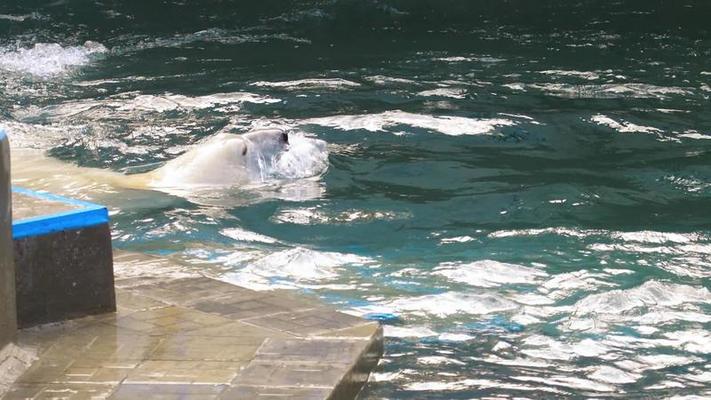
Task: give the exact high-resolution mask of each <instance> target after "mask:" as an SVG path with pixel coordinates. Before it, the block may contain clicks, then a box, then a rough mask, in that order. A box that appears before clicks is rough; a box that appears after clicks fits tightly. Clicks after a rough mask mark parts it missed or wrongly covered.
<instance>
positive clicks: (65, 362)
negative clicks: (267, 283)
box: [0, 253, 382, 400]
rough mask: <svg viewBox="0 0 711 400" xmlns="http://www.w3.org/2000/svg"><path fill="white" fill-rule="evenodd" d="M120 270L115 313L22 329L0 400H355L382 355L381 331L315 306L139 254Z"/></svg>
mask: <svg viewBox="0 0 711 400" xmlns="http://www.w3.org/2000/svg"><path fill="white" fill-rule="evenodd" d="M115 268H116V294H117V303H118V312H117V313H115V314H113V313H112V314H105V315H97V316H91V317H85V318H81V319H78V320H73V321H68V322H65V323H60V324H52V325H44V326H41V327H36V328H30V329H26V330H23V331H20V333H19V337H18V343H17V344H18V346H17V347H18V349H20V350H21V352H22V354H24V357H25V362H26V363H27V364H28V365H29V368H28V369H27V370H26V371H25V372H24V373H22V374H21V375H20V376H19V378H17V379H16V380H15V381H14V383H9V382H5V384H6V386H5V387H6V394H5V396H4V397H3V399H6V400H14V399H72V400H73V399H106V398H108V399H131V400H133V399H141V398H146V399H165V400H167V399H272V400H273V399H287V398H288V399H309V400H310V399H314V400H315V399H319V400H321V399H339V400H340V399H353V398H355V397H356V396H357V393H358V392H359V390H360V389H361V387H362V385H363V384H364V383H365V382H366V381H367V378H368V374H369V372H370V370H371V369H372V368H373V367H374V366H375V365H376V363H377V361H378V359H379V357H380V355H381V354H382V329H381V328H380V326H379V325H378V324H377V323H372V322H367V321H364V320H362V319H360V318H356V317H353V316H350V315H346V314H342V313H339V312H336V311H333V310H331V309H329V308H326V307H324V306H323V305H321V304H320V303H318V302H316V301H314V300H311V299H306V298H303V297H300V296H296V295H293V294H290V293H284V292H255V291H252V290H249V289H245V288H241V287H238V286H233V285H230V284H228V283H223V282H220V281H217V280H214V279H210V278H206V277H202V276H198V275H194V274H191V273H187V272H185V270H184V269H181V268H180V267H179V266H176V265H174V263H172V262H170V261H168V260H166V259H162V258H157V257H150V256H145V255H138V254H132V253H121V254H119V255H117V256H116V257H115ZM28 354H30V355H31V356H30V357H28V356H27V355H28ZM20 358H21V357H17V356H16V357H15V359H16V361H18V360H20ZM27 360H29V362H27ZM1 362H2V360H0V363H1ZM2 383H3V382H2V379H0V393H2Z"/></svg>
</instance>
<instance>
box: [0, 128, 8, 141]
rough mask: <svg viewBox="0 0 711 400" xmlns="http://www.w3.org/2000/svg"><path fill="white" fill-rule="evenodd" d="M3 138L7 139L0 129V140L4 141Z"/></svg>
mask: <svg viewBox="0 0 711 400" xmlns="http://www.w3.org/2000/svg"><path fill="white" fill-rule="evenodd" d="M5 137H7V135H5V131H4V130H2V129H0V140H3V139H5Z"/></svg>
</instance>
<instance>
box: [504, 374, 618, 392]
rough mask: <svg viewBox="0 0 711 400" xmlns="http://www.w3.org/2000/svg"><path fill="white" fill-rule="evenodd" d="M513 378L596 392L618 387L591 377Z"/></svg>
mask: <svg viewBox="0 0 711 400" xmlns="http://www.w3.org/2000/svg"><path fill="white" fill-rule="evenodd" d="M511 378H513V379H516V380H520V381H524V382H538V383H543V384H546V385H552V386H560V387H565V388H570V389H578V390H590V391H595V392H614V391H616V387H615V386H614V385H608V384H604V383H600V382H595V381H592V380H589V379H583V378H576V377H573V376H546V377H538V376H512V377H511Z"/></svg>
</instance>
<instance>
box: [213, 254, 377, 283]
mask: <svg viewBox="0 0 711 400" xmlns="http://www.w3.org/2000/svg"><path fill="white" fill-rule="evenodd" d="M239 252H240V253H241V252H242V250H240V251H239ZM218 261H219V262H222V263H224V264H226V265H228V266H230V267H233V268H234V269H235V270H234V272H231V273H228V274H226V275H225V276H224V279H225V280H227V281H230V282H233V283H235V284H238V285H240V286H245V287H249V288H252V289H255V290H273V289H277V288H294V287H298V286H302V285H304V284H309V283H312V284H322V283H324V282H327V281H332V280H334V279H336V278H338V277H339V270H340V269H342V268H344V267H345V266H348V265H371V264H373V263H374V262H375V260H373V259H371V258H368V257H361V256H357V255H354V254H344V253H336V252H322V251H316V250H311V249H307V248H304V247H295V248H291V249H287V250H282V251H276V252H270V253H269V254H266V255H265V254H261V255H258V256H257V257H254V255H248V256H246V257H245V256H244V254H237V257H233V256H226V257H222V258H221V259H220V260H218Z"/></svg>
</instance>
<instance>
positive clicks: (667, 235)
mask: <svg viewBox="0 0 711 400" xmlns="http://www.w3.org/2000/svg"><path fill="white" fill-rule="evenodd" d="M611 236H612V237H614V238H615V239H620V240H624V241H626V242H637V243H652V244H663V243H692V242H694V241H696V240H698V239H699V235H698V234H684V233H674V232H657V231H638V232H614V233H612V234H611Z"/></svg>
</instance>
